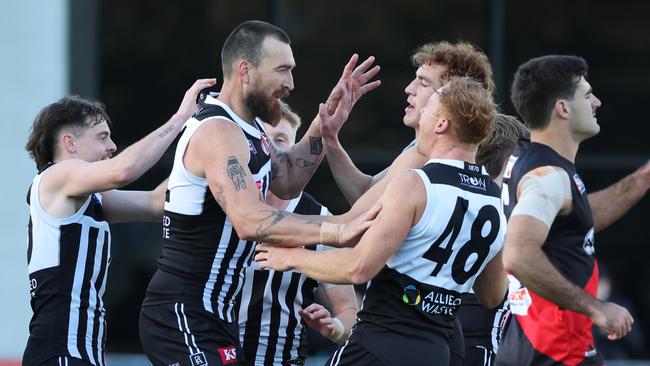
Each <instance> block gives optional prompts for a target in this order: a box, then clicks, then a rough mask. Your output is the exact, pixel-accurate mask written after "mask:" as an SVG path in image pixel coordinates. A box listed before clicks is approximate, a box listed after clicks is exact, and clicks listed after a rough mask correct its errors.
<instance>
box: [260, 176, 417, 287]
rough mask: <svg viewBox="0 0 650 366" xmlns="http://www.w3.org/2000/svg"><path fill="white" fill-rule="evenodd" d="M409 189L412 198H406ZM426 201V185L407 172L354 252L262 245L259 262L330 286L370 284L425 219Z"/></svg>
mask: <svg viewBox="0 0 650 366" xmlns="http://www.w3.org/2000/svg"><path fill="white" fill-rule="evenodd" d="M407 189H408V191H409V192H410V194H408V195H404V194H403V192H405V191H406V190H407ZM425 198H426V192H425V188H424V184H423V183H422V180H421V179H420V178H419V177H418V176H417V173H415V172H404V173H403V174H401V175H399V176H398V177H396V178H395V179H394V180H393V182H391V183H390V185H389V186H388V188H387V189H386V194H385V195H384V197H383V199H382V200H383V208H382V211H381V212H380V213H379V216H377V219H376V220H375V223H374V224H373V225H372V226H371V227H370V228H369V229H368V231H366V233H365V234H364V235H363V237H362V238H361V240H360V241H359V243H358V244H357V245H356V246H355V247H354V248H343V249H338V250H328V251H324V252H314V251H311V250H305V249H289V248H270V247H268V246H265V245H261V246H258V250H259V252H258V253H257V255H256V256H255V260H256V261H258V262H259V263H260V267H261V268H265V267H270V268H273V269H276V270H281V271H282V270H289V269H296V270H298V271H300V272H301V273H303V274H305V275H306V276H308V277H311V278H313V279H315V280H318V281H324V282H327V283H334V284H336V283H338V284H349V283H354V284H360V283H364V282H367V281H368V280H370V279H371V278H373V277H374V276H375V275H376V274H377V273H378V272H379V271H380V270H381V268H382V267H383V266H384V265H385V264H386V261H387V260H388V259H389V258H390V257H391V256H392V255H393V254H394V253H395V252H396V251H397V249H398V248H399V247H400V246H401V245H402V243H403V242H404V238H406V235H407V234H408V232H409V230H410V229H411V227H412V226H413V225H414V222H416V221H417V219H419V216H421V215H422V210H423V207H424V204H423V202H425V201H426V199H425Z"/></svg>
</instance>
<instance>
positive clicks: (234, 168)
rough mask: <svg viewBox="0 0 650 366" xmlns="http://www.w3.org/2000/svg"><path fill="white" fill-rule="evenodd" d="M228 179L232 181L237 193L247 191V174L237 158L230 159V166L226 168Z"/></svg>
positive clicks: (231, 157) (230, 157)
mask: <svg viewBox="0 0 650 366" xmlns="http://www.w3.org/2000/svg"><path fill="white" fill-rule="evenodd" d="M226 172H227V173H228V178H230V180H232V184H233V185H234V186H235V189H236V190H237V191H240V190H242V189H246V172H245V171H244V168H242V166H241V164H239V160H238V159H237V157H235V156H232V155H231V156H229V157H228V166H227V167H226Z"/></svg>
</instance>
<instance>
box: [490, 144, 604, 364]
mask: <svg viewBox="0 0 650 366" xmlns="http://www.w3.org/2000/svg"><path fill="white" fill-rule="evenodd" d="M541 166H555V167H559V168H562V169H564V170H565V171H566V172H567V174H568V175H569V178H570V181H571V196H572V200H573V209H572V210H571V212H570V213H569V214H568V215H566V216H557V217H556V218H555V220H554V221H553V224H552V225H551V228H550V231H549V234H548V237H547V239H546V241H545V242H544V244H543V246H542V251H543V252H544V254H546V256H547V257H548V259H549V260H550V261H551V263H552V264H553V266H554V267H555V268H556V269H557V270H558V271H559V272H560V273H561V274H562V275H563V276H564V277H565V278H566V279H567V280H569V281H571V282H572V283H574V284H575V285H576V286H578V287H580V288H582V289H584V290H585V291H586V292H587V293H589V294H590V295H593V296H596V291H597V284H598V266H597V264H596V259H595V258H594V223H593V217H592V214H591V207H590V206H589V201H588V200H587V192H586V188H585V185H584V183H583V182H582V180H581V179H580V176H579V175H578V173H577V172H576V169H575V166H574V165H573V163H571V162H570V161H568V160H566V159H564V158H563V157H562V156H560V155H559V154H558V153H556V152H555V151H554V150H553V149H551V148H550V147H548V146H546V145H543V144H538V143H534V142H530V141H527V140H525V141H523V140H522V141H520V143H519V146H518V148H517V149H516V150H515V152H514V153H513V155H512V156H511V157H510V159H509V161H508V164H507V166H506V171H505V174H504V180H503V203H504V205H505V212H506V214H507V215H508V216H510V214H511V212H512V210H513V208H514V206H515V204H516V203H517V198H516V190H517V186H518V184H519V181H520V180H521V178H522V177H523V176H524V175H525V174H526V173H528V172H529V171H531V170H533V169H535V168H538V167H541ZM509 279H510V293H509V300H510V307H511V312H512V314H513V315H514V316H513V317H512V319H511V321H510V323H509V325H508V328H507V330H506V332H505V335H504V340H503V344H502V345H501V347H500V348H499V353H498V354H497V365H517V366H522V365H570V366H574V365H599V366H600V365H602V364H603V358H602V355H601V354H600V353H599V352H598V351H597V350H596V349H595V348H594V341H593V337H592V333H591V331H592V322H591V319H589V318H588V317H587V316H586V315H582V314H579V313H576V312H574V311H570V310H565V309H560V308H559V307H558V306H557V305H555V304H554V303H552V302H550V301H548V300H546V299H543V298H542V297H540V296H538V295H537V294H535V293H534V292H532V291H530V290H529V289H527V288H526V287H524V286H523V285H522V284H521V283H519V281H517V279H516V278H515V277H513V276H509Z"/></svg>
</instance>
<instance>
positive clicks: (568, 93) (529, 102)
mask: <svg viewBox="0 0 650 366" xmlns="http://www.w3.org/2000/svg"><path fill="white" fill-rule="evenodd" d="M587 71H588V66H587V62H586V61H585V60H584V59H583V58H582V57H578V56H564V55H550V56H542V57H537V58H534V59H532V60H529V61H527V62H526V63H524V64H523V65H521V66H519V69H518V70H517V72H516V73H515V79H514V81H513V82H512V88H511V91H510V100H511V101H512V104H513V105H514V106H515V109H516V110H517V112H518V113H519V115H520V116H521V117H522V118H523V119H524V122H526V124H527V125H528V127H530V128H531V129H543V128H545V127H546V126H548V124H549V122H550V119H551V111H552V110H553V106H554V105H555V102H556V101H557V100H558V99H573V94H574V93H575V91H576V88H577V87H578V82H579V81H580V77H581V76H584V77H585V78H586V77H587Z"/></svg>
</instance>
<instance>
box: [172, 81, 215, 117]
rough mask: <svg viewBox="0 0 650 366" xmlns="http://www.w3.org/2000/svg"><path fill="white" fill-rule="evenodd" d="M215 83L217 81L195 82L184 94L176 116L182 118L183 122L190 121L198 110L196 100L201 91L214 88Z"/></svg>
mask: <svg viewBox="0 0 650 366" xmlns="http://www.w3.org/2000/svg"><path fill="white" fill-rule="evenodd" d="M216 83H217V79H199V80H197V81H195V82H194V84H192V86H191V87H190V88H189V89H187V91H186V92H185V95H184V96H183V101H181V105H180V106H179V107H178V111H177V112H176V114H177V115H180V116H182V117H184V119H185V120H188V119H190V117H192V115H193V114H194V113H196V112H197V111H198V109H199V105H198V104H197V103H196V100H197V96H198V95H199V93H200V92H201V90H203V89H205V88H209V87H211V86H214V85H215V84H216Z"/></svg>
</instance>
